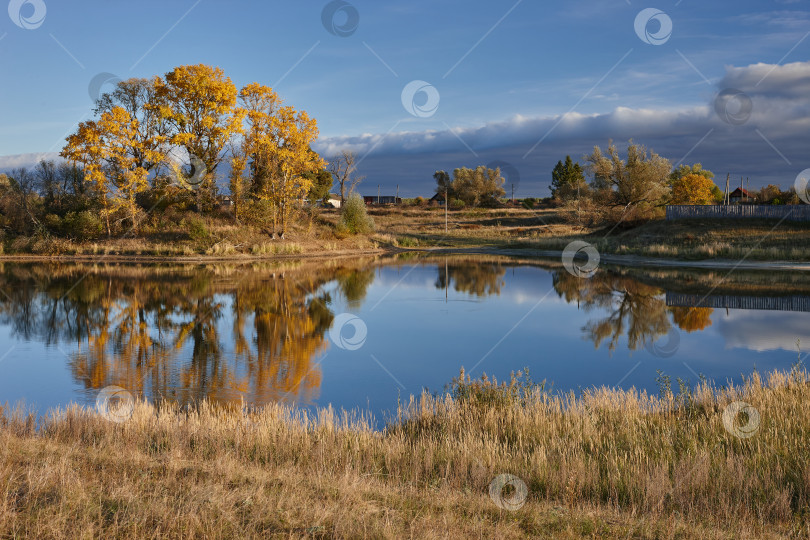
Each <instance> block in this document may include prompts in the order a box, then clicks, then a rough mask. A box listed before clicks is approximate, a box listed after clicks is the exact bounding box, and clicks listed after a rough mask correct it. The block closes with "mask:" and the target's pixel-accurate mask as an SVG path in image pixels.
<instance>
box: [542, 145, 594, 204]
mask: <svg viewBox="0 0 810 540" xmlns="http://www.w3.org/2000/svg"><path fill="white" fill-rule="evenodd" d="M587 192H588V185H587V184H586V183H585V172H584V171H583V170H582V167H581V166H580V164H579V163H578V162H577V163H575V162H574V161H573V160H572V159H571V156H565V163H563V162H562V161H558V162H557V165H556V166H555V167H554V170H553V171H551V196H552V197H554V198H555V199H558V200H561V201H569V200H571V199H575V198H577V197H581V196H583V195H587Z"/></svg>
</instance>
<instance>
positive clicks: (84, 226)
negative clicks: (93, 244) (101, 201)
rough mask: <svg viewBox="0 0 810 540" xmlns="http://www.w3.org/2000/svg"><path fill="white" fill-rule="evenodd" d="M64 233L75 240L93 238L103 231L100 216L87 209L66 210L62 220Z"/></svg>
mask: <svg viewBox="0 0 810 540" xmlns="http://www.w3.org/2000/svg"><path fill="white" fill-rule="evenodd" d="M62 230H63V231H64V234H65V235H66V236H68V237H70V238H73V239H75V240H95V239H97V238H99V237H100V236H101V235H102V233H103V231H104V224H103V223H102V221H101V218H100V217H99V216H98V215H96V214H94V213H93V212H90V211H88V210H83V211H81V212H68V214H67V215H66V216H65V218H64V219H63V220H62Z"/></svg>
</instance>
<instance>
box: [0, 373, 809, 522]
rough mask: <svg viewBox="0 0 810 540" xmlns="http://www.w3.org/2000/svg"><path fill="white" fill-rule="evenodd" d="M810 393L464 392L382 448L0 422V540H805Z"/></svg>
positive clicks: (753, 382)
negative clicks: (748, 410)
mask: <svg viewBox="0 0 810 540" xmlns="http://www.w3.org/2000/svg"><path fill="white" fill-rule="evenodd" d="M462 380H463V379H462ZM808 382H810V375H808V373H807V372H806V371H804V370H803V369H798V368H796V369H794V370H793V371H792V372H791V373H789V374H784V373H773V374H771V375H770V376H768V377H765V378H760V377H759V376H758V375H754V376H753V377H752V378H751V379H749V380H748V381H747V382H746V384H745V385H744V386H743V387H737V388H726V389H715V388H710V387H707V386H701V387H699V388H698V389H697V390H695V391H694V392H689V393H686V394H679V395H678V396H675V395H673V393H672V392H669V391H667V390H666V386H665V387H664V390H663V391H662V396H661V397H654V396H650V395H646V394H638V393H636V392H633V391H627V392H624V391H617V390H611V389H604V388H603V389H595V390H592V391H589V392H587V393H585V394H584V395H583V396H582V397H574V396H573V395H562V396H559V395H552V394H549V393H546V392H545V391H544V390H543V388H542V386H536V385H530V384H528V383H527V381H526V380H525V379H513V381H512V382H511V383H510V384H509V385H501V386H495V385H493V384H492V382H489V381H487V382H481V381H478V382H474V381H472V382H471V381H465V382H463V383H462V384H456V385H455V386H454V387H452V388H451V390H452V392H451V393H449V394H448V395H445V396H435V397H434V396H430V395H422V396H421V398H419V399H416V400H414V399H413V398H412V399H411V401H410V403H409V404H406V405H405V406H403V407H402V408H401V410H400V418H399V420H398V421H396V422H395V423H393V424H390V425H389V426H388V427H387V428H386V429H385V430H383V431H381V432H380V431H374V430H372V429H371V427H370V422H369V419H367V418H361V417H356V416H355V417H352V416H351V415H349V416H345V415H340V414H337V413H335V412H334V411H331V410H322V411H320V412H319V413H318V414H317V415H306V414H305V413H296V412H295V411H293V410H292V409H290V408H287V407H285V406H282V405H272V406H268V407H266V408H264V409H261V410H248V409H239V408H236V409H226V408H216V407H213V406H211V405H208V404H203V405H201V406H200V407H199V408H197V409H195V410H186V411H183V410H178V409H177V408H176V407H173V406H171V405H163V406H161V407H159V408H156V407H154V406H152V405H150V404H147V403H138V404H137V405H136V406H135V408H134V412H133V414H132V415H131V417H127V418H125V419H124V420H123V422H122V423H116V422H112V421H110V420H107V419H105V418H104V417H102V416H100V415H99V414H96V413H95V411H93V410H84V409H80V408H76V407H73V408H70V409H67V410H61V411H54V412H52V413H51V414H50V415H49V416H48V417H47V418H43V419H40V424H39V426H40V427H39V429H38V430H37V429H36V426H37V420H36V419H35V418H34V417H33V416H30V415H27V414H26V413H25V412H24V411H22V410H21V409H16V410H9V409H4V411H3V412H4V415H3V420H2V423H1V424H0V442H2V444H1V445H0V447H2V449H3V451H2V458H1V459H0V537H3V538H22V537H26V538H64V537H74V538H180V537H183V538H270V537H278V538H305V537H310V538H311V537H317V538H356V537H375V538H438V537H454V538H520V537H525V536H540V537H554V538H619V537H621V538H755V537H756V538H788V537H793V538H795V537H808V536H810V466H809V465H808V461H807V459H806V458H807V448H808V439H807V433H808V431H807V426H808V425H810V408H808V407H807V403H808V402H810V385H808ZM457 383H458V381H457ZM734 401H745V402H747V403H750V404H751V405H752V406H753V407H754V408H755V409H756V410H757V411H758V413H759V415H760V423H759V425H758V426H757V428H756V429H755V430H753V431H751V430H749V431H748V433H750V434H751V435H752V436H751V437H749V438H743V437H738V436H736V435H735V434H734V433H735V432H736V433H741V431H739V429H740V425H743V424H746V417H745V415H742V418H737V419H736V420H734V419H732V421H728V420H726V421H725V422H724V418H723V412H724V411H725V410H726V408H727V406H728V405H729V403H731V402H734ZM747 418H748V419H749V420H750V418H751V416H748V417H747ZM504 473H509V474H513V475H515V476H517V477H519V478H520V479H521V481H522V482H524V483H525V485H526V489H527V491H526V495H525V499H524V498H523V497H522V496H521V495H520V491H519V490H515V491H511V490H508V489H507V490H506V491H505V492H504V493H503V494H502V495H501V496H503V497H504V498H505V499H506V501H507V502H510V501H511V503H513V504H514V506H513V507H512V509H511V510H510V509H507V508H508V507H507V506H506V505H505V504H503V503H501V504H500V505H499V504H496V502H495V501H496V500H498V501H499V502H500V499H493V498H491V497H490V495H489V493H488V491H489V490H488V486H489V484H490V482H492V480H493V479H494V478H495V477H496V476H498V475H500V474H504ZM515 497H517V498H515ZM520 503H524V504H522V505H521V504H520Z"/></svg>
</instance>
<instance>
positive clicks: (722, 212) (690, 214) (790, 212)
mask: <svg viewBox="0 0 810 540" xmlns="http://www.w3.org/2000/svg"><path fill="white" fill-rule="evenodd" d="M688 218H692V219H695V218H721V219H746V218H747V219H783V220H785V221H810V205H808V204H790V205H779V206H775V205H764V204H732V205H719V204H718V205H686V204H682V205H672V206H667V219H688Z"/></svg>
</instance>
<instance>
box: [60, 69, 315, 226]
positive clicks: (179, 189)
mask: <svg viewBox="0 0 810 540" xmlns="http://www.w3.org/2000/svg"><path fill="white" fill-rule="evenodd" d="M96 105H97V106H96V109H95V113H96V118H95V119H93V120H90V121H87V122H83V123H81V124H80V125H79V127H78V129H77V130H76V132H75V133H73V134H71V135H70V136H69V137H68V138H67V144H66V145H65V147H64V148H63V149H62V152H61V155H62V157H64V158H66V159H67V160H68V161H70V162H71V163H73V164H76V165H78V166H80V167H82V169H83V171H84V180H85V182H86V183H88V184H89V185H90V186H91V187H92V191H93V195H94V197H95V200H96V201H97V203H98V204H99V206H100V214H101V216H102V217H103V219H104V223H105V225H106V232H107V234H108V235H112V234H113V232H114V230H115V229H116V224H118V225H120V224H121V223H122V222H124V221H126V222H127V225H128V226H127V227H123V228H122V227H118V229H120V230H125V229H126V230H128V231H130V232H135V233H137V231H138V227H139V221H140V219H141V218H142V215H143V214H144V212H145V211H148V210H150V209H151V208H150V207H148V205H145V204H143V200H144V198H143V195H144V194H146V193H148V192H150V191H151V192H152V193H153V195H154V196H153V197H151V199H150V200H152V201H155V199H157V201H156V204H155V205H157V204H159V203H163V204H164V206H165V204H167V203H166V201H169V203H170V202H171V201H182V200H187V201H191V202H190V203H189V204H190V205H191V206H192V207H193V208H194V209H195V210H196V211H197V212H207V211H211V210H212V209H214V208H215V206H216V198H217V194H218V188H217V169H218V167H219V166H220V164H221V163H222V162H223V161H226V160H227V161H228V162H229V164H230V165H231V168H232V172H231V175H230V187H231V196H232V198H233V199H234V202H235V203H236V208H235V212H234V214H235V217H236V218H237V220H238V219H239V217H240V213H239V211H240V209H241V207H242V205H243V204H244V203H246V202H250V201H254V202H261V203H263V204H264V206H265V207H267V208H268V209H269V211H270V212H271V214H272V216H273V230H275V227H276V225H277V223H278V222H280V223H281V231H280V232H282V233H283V232H286V229H287V225H288V223H289V220H290V216H291V214H292V213H293V212H295V211H296V210H297V209H298V208H300V206H301V203H302V202H303V200H304V199H305V197H306V195H307V193H308V191H309V189H310V187H311V184H312V180H311V177H312V175H313V174H314V173H317V172H319V171H321V170H322V169H323V167H324V166H325V162H324V161H323V160H322V159H321V158H320V156H318V155H317V153H315V152H314V151H313V150H312V149H311V144H312V143H313V142H314V141H315V139H316V138H317V137H318V127H317V122H316V121H315V119H313V118H311V117H310V116H309V115H308V114H307V113H306V112H305V111H298V110H296V109H295V108H293V107H292V106H282V100H281V98H280V97H279V96H278V95H277V94H276V93H275V91H274V90H273V89H272V88H269V87H267V86H263V85H260V84H259V83H252V84H249V85H247V86H245V87H244V88H243V89H242V90H241V91H240V90H238V89H237V88H236V86H235V85H234V84H233V82H232V81H231V79H230V78H229V77H227V76H226V75H225V73H224V71H223V70H222V69H220V68H218V67H212V66H207V65H202V64H200V65H191V66H180V67H177V68H175V69H173V70H172V71H170V72H169V73H166V74H165V76H164V77H162V78H161V77H154V78H153V79H130V80H128V81H123V82H120V83H119V84H118V85H117V87H116V89H115V90H114V91H113V92H110V93H107V94H104V95H103V96H102V97H101V98H100V99H99V101H98V102H97V104H96ZM178 156H187V157H188V161H190V163H191V167H190V168H185V169H184V168H183V167H182V166H181V165H179V164H178ZM153 206H154V205H153ZM116 216H121V217H120V218H118V219H117V218H116ZM258 225H265V224H264V223H260V224H258Z"/></svg>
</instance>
